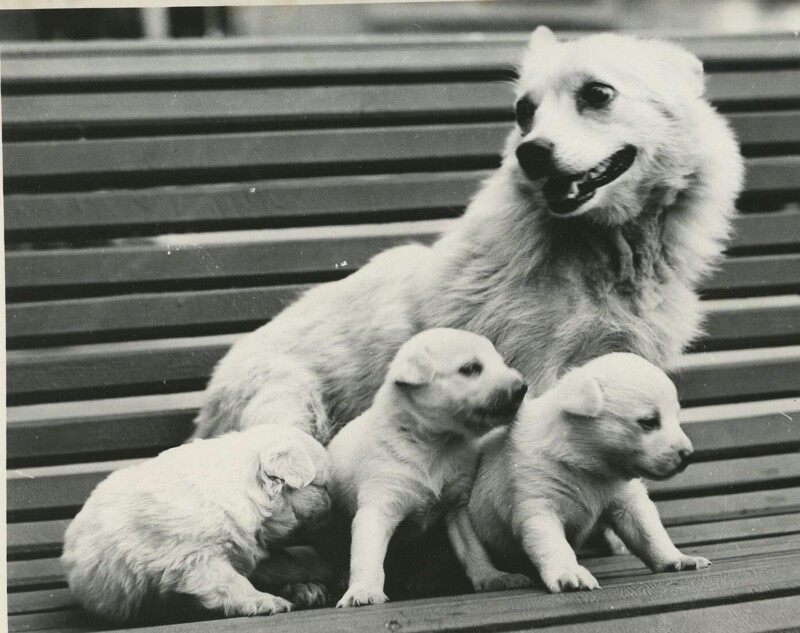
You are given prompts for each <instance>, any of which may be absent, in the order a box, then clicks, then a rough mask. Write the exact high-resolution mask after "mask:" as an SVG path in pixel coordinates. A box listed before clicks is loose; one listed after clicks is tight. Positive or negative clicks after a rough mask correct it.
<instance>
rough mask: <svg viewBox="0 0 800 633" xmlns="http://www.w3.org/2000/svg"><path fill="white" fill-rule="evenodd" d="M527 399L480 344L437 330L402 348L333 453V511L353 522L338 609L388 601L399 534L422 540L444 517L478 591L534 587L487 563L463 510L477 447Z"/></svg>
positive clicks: (514, 375) (512, 374) (478, 339)
mask: <svg viewBox="0 0 800 633" xmlns="http://www.w3.org/2000/svg"><path fill="white" fill-rule="evenodd" d="M525 391H526V386H525V384H524V383H523V381H522V378H521V376H520V374H519V373H518V372H517V371H514V370H513V369H510V368H509V367H508V366H506V364H505V363H504V362H503V359H502V358H501V357H500V355H499V354H498V353H497V351H496V350H495V349H494V347H493V346H492V344H491V343H490V342H489V340H488V339H486V338H484V337H482V336H478V335H476V334H471V333H469V332H465V331H462V330H453V329H433V330H427V331H424V332H422V333H420V334H417V335H416V336H414V337H413V338H412V339H410V340H409V341H408V342H407V343H405V344H404V345H403V346H402V347H401V348H400V351H399V352H398V353H397V356H396V357H395V359H394V361H393V362H392V363H391V365H390V367H389V371H388V375H387V377H386V380H385V381H384V383H383V386H382V387H381V388H380V390H379V391H378V394H377V396H376V397H375V401H374V403H373V405H372V407H371V408H370V409H368V410H367V411H366V412H365V413H364V414H362V415H361V416H359V417H358V418H356V419H355V420H353V421H352V422H350V423H349V424H348V425H347V426H345V428H344V429H343V430H342V431H340V432H339V434H338V435H337V436H336V437H335V438H334V439H333V441H332V442H331V444H330V446H329V451H330V455H331V458H332V460H333V469H334V483H333V486H332V493H333V498H334V507H335V508H336V512H337V514H339V513H341V514H342V515H343V516H344V517H345V518H346V519H347V520H349V519H352V545H351V555H350V581H349V583H350V586H349V588H348V590H347V592H346V593H345V595H344V597H343V598H342V599H341V600H340V601H339V604H338V605H337V606H339V607H345V606H358V605H364V604H373V603H381V602H385V601H386V599H387V598H386V595H385V594H384V592H383V586H384V569H383V563H384V558H385V556H386V550H387V547H388V545H389V540H390V539H391V537H392V535H393V534H394V532H395V530H396V528H397V527H398V526H399V525H400V523H401V522H403V521H404V520H408V521H410V522H412V523H413V524H416V525H417V526H418V527H420V528H421V529H422V531H424V530H425V529H426V527H427V526H429V525H430V524H432V523H433V522H434V520H435V519H436V518H437V516H438V515H439V514H440V513H442V512H443V513H444V516H445V520H446V523H447V531H448V535H449V537H450V539H451V541H452V543H453V547H454V549H455V551H456V555H457V556H458V558H459V560H460V561H461V563H462V564H463V565H464V567H465V570H466V572H467V576H468V577H469V579H470V580H471V582H472V583H473V586H474V587H475V589H476V590H487V589H500V588H504V587H512V586H522V585H525V584H528V582H529V581H528V579H527V578H526V577H525V576H521V575H518V574H504V573H502V572H500V571H498V570H497V569H495V567H494V566H493V565H492V564H491V563H490V562H489V558H488V556H487V554H486V552H485V551H484V549H483V547H482V546H481V545H480V541H479V540H478V539H477V537H476V536H475V533H474V531H473V529H472V525H471V523H470V520H469V517H468V515H467V510H466V504H467V501H468V499H469V492H470V488H471V486H472V482H473V478H474V475H475V470H476V467H477V459H478V454H479V447H478V444H477V440H478V438H479V437H480V436H481V435H483V434H485V433H486V432H487V431H489V430H490V429H492V428H494V427H496V426H498V425H503V424H507V423H509V422H510V421H511V420H512V419H513V417H514V415H515V414H516V412H517V409H518V408H519V405H520V403H521V402H522V399H523V396H524V395H525ZM353 517H354V518H353Z"/></svg>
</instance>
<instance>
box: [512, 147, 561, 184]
mask: <svg viewBox="0 0 800 633" xmlns="http://www.w3.org/2000/svg"><path fill="white" fill-rule="evenodd" d="M517 160H518V161H519V166H520V167H522V170H523V171H524V172H525V174H526V175H527V176H528V178H530V179H531V180H535V179H536V178H543V177H544V176H547V175H548V174H549V173H550V172H551V171H552V169H553V144H552V143H550V142H549V141H542V140H538V141H526V142H525V143H522V145H519V146H518V147H517Z"/></svg>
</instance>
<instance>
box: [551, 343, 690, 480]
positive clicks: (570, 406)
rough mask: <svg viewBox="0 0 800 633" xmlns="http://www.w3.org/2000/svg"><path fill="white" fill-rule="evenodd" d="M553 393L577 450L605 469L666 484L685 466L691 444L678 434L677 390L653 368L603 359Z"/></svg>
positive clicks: (624, 357)
mask: <svg viewBox="0 0 800 633" xmlns="http://www.w3.org/2000/svg"><path fill="white" fill-rule="evenodd" d="M556 389H557V392H555V395H556V397H557V401H558V403H559V406H560V407H561V408H562V409H563V411H564V413H565V414H566V415H565V418H566V420H565V421H566V423H567V424H570V425H571V427H572V431H573V433H571V434H570V435H571V437H573V438H574V442H572V443H573V444H574V446H575V448H576V450H578V451H580V452H581V453H582V454H583V455H586V456H590V457H591V458H592V459H594V458H599V459H600V460H601V462H602V463H603V464H604V468H607V469H609V470H610V471H612V472H616V473H618V474H622V475H623V476H626V477H646V478H648V479H666V478H667V477H671V476H672V475H674V474H676V473H678V472H680V471H682V470H683V469H684V468H685V467H686V466H687V465H688V463H689V458H690V456H691V455H692V443H691V441H690V440H689V438H688V437H686V434H685V433H684V432H683V430H681V428H680V422H679V420H678V412H679V410H680V405H679V404H678V395H677V391H676V389H675V385H674V384H673V383H672V381H671V380H670V379H669V378H668V377H667V375H666V374H665V373H664V372H663V371H661V370H660V369H658V368H657V367H656V366H655V365H653V364H652V363H649V362H648V361H646V360H644V359H643V358H641V357H639V356H636V355H635V354H623V353H614V354H607V355H605V356H601V357H600V358H597V359H595V360H593V361H590V362H589V363H587V364H586V365H584V366H582V367H579V368H577V369H574V370H572V371H571V372H569V373H568V374H567V375H566V376H564V377H563V378H562V379H561V381H559V383H558V385H557V386H556Z"/></svg>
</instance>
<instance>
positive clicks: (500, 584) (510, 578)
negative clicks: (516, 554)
mask: <svg viewBox="0 0 800 633" xmlns="http://www.w3.org/2000/svg"><path fill="white" fill-rule="evenodd" d="M472 586H473V587H474V588H475V591H503V590H504V589H519V588H520V587H530V586H531V579H530V578H528V577H527V576H524V575H523V574H506V573H498V574H495V575H493V576H486V577H485V578H476V579H475V580H473V581H472Z"/></svg>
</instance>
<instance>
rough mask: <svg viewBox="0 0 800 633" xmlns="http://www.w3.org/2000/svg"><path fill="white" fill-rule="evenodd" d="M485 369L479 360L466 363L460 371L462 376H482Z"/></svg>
mask: <svg viewBox="0 0 800 633" xmlns="http://www.w3.org/2000/svg"><path fill="white" fill-rule="evenodd" d="M482 371H483V366H482V365H481V364H480V363H479V362H477V361H472V362H470V363H464V364H463V365H461V367H459V368H458V373H459V374H461V375H462V376H468V377H470V378H471V377H473V376H480V374H481V372H482Z"/></svg>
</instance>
